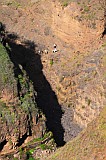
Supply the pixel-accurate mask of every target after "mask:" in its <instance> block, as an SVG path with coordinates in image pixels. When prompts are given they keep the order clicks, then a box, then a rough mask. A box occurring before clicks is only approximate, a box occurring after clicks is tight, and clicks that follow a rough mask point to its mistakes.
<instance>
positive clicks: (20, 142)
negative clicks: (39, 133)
mask: <svg viewBox="0 0 106 160" xmlns="http://www.w3.org/2000/svg"><path fill="white" fill-rule="evenodd" d="M27 137H28V136H27V133H25V134H24V135H23V136H22V138H20V139H19V142H18V144H17V145H16V146H18V147H20V146H21V145H22V144H23V143H24V141H25V140H26V139H27Z"/></svg>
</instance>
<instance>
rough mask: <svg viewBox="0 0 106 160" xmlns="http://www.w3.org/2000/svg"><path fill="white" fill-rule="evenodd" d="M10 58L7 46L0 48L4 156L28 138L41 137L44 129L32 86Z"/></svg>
mask: <svg viewBox="0 0 106 160" xmlns="http://www.w3.org/2000/svg"><path fill="white" fill-rule="evenodd" d="M10 54H11V56H10ZM9 56H10V57H9ZM12 56H13V57H14V55H12V50H11V49H10V48H9V46H7V47H6V48H4V47H3V46H2V44H0V87H1V89H0V128H1V129H0V150H3V151H2V152H4V153H6V152H8V150H11V149H15V148H16V147H18V146H20V145H22V144H23V142H24V141H25V139H27V137H28V136H30V137H31V138H32V139H33V138H40V137H42V136H43V134H44V133H45V129H46V127H45V120H44V118H43V119H42V114H41V113H40V112H39V111H38V108H37V104H36V102H35V95H34V94H35V93H34V89H33V85H32V82H30V80H29V78H28V76H27V75H26V72H25V71H24V70H23V68H22V66H21V65H18V64H16V62H15V61H14V60H13V57H12ZM10 59H11V60H13V61H12V62H13V63H12V62H11V61H10ZM3 147H4V148H5V149H3Z"/></svg>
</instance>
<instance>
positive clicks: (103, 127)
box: [48, 106, 106, 160]
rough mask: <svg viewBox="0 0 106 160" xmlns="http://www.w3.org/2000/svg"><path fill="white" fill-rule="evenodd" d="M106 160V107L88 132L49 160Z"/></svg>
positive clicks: (88, 128) (83, 133) (84, 132)
mask: <svg viewBox="0 0 106 160" xmlns="http://www.w3.org/2000/svg"><path fill="white" fill-rule="evenodd" d="M63 159H64V160H87V159H89V160H94V159H96V160H102V159H104V160H105V159H106V106H105V107H104V109H103V111H102V113H101V114H100V116H99V117H98V118H96V119H95V120H94V121H93V122H92V123H91V124H90V125H89V126H88V127H87V129H86V130H84V131H83V132H82V133H81V134H80V135H79V136H78V137H77V138H75V139H74V140H73V141H72V142H69V143H67V144H66V145H65V146H64V147H62V148H60V149H58V150H57V152H55V154H54V155H52V156H51V157H49V158H48V160H63Z"/></svg>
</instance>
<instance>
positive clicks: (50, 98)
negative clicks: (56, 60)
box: [7, 35, 65, 146]
mask: <svg viewBox="0 0 106 160" xmlns="http://www.w3.org/2000/svg"><path fill="white" fill-rule="evenodd" d="M14 37H15V38H14ZM16 38H17V36H16V35H8V38H7V40H8V44H9V47H10V49H8V48H7V51H8V54H9V56H10V59H11V61H12V62H13V63H14V68H15V69H14V70H17V69H18V70H19V73H21V71H20V69H19V64H21V65H22V66H23V69H24V70H25V71H26V72H27V75H28V76H29V79H30V80H31V81H32V82H33V85H34V89H35V91H36V92H37V96H36V97H35V98H36V103H37V106H38V108H39V109H41V110H42V111H43V113H44V114H45V116H46V119H47V121H46V125H47V129H48V130H49V131H52V133H53V136H54V139H55V142H56V144H57V146H63V145H64V143H65V142H64V140H63V139H64V129H63V127H62V125H61V117H62V114H63V112H62V110H61V106H60V105H59V103H58V99H57V97H56V95H55V92H54V91H53V90H52V88H51V86H50V84H49V82H48V81H47V79H46V77H45V75H44V74H43V72H42V69H43V66H42V62H41V55H39V54H38V53H37V51H36V47H37V46H36V45H35V44H34V42H31V41H24V42H23V44H16V43H15V41H14V40H15V39H16ZM15 76H16V77H17V76H18V75H17V73H15ZM18 89H20V86H18Z"/></svg>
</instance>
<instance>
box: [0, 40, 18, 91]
mask: <svg viewBox="0 0 106 160" xmlns="http://www.w3.org/2000/svg"><path fill="white" fill-rule="evenodd" d="M15 84H16V81H15V78H14V73H13V64H12V62H11V61H10V59H9V56H8V54H7V51H6V49H5V48H4V47H3V45H2V44H1V43H0V92H1V91H2V88H4V87H6V88H7V87H9V88H11V91H13V86H14V85H15Z"/></svg>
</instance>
